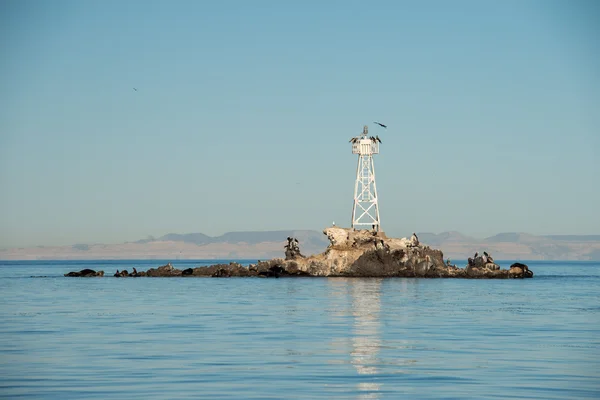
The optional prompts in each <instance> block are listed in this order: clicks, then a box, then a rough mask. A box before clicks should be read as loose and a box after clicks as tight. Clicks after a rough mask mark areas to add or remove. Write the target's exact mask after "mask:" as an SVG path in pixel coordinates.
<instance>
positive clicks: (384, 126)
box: [374, 121, 387, 128]
mask: <svg viewBox="0 0 600 400" xmlns="http://www.w3.org/2000/svg"><path fill="white" fill-rule="evenodd" d="M374 123H375V124H377V125H379V126H381V127H383V128H387V125H384V124H380V123H379V122H377V121H375V122H374Z"/></svg>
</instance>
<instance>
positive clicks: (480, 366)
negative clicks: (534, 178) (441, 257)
mask: <svg viewBox="0 0 600 400" xmlns="http://www.w3.org/2000/svg"><path fill="white" fill-rule="evenodd" d="M214 262H215V261H214V260H212V261H208V262H205V261H187V260H186V261H177V262H175V263H174V265H175V266H176V267H178V268H188V267H193V266H198V265H201V264H211V263H214ZM162 264H164V263H162V262H160V261H96V262H91V261H90V262H73V261H67V262H66V261H47V262H45V261H35V262H0V397H2V398H11V399H12V398H35V399H84V398H85V399H133V398H140V399H142V398H143V399H181V398H207V399H223V398H231V399H259V398H260V399H265V398H272V399H279V398H290V399H295V398H303V399H320V398H323V399H325V398H327V399H330V398H341V399H348V398H350V399H384V398H385V399H396V398H410V399H420V398H432V399H433V398H435V399H439V398H447V399H467V398H472V399H487V398H490V399H491V398H495V399H506V398H518V399H533V398H535V399H585V398H588V399H592V398H600V361H599V360H600V263H598V262H595V263H593V262H529V263H528V264H529V266H530V268H531V269H532V270H533V271H534V272H535V274H536V275H535V277H534V278H533V279H529V280H496V281H495V280H443V279H341V278H335V279H325V278H282V279H259V278H231V279H211V278H205V279H202V278H125V279H117V278H113V277H104V278H65V277H63V276H62V275H63V274H64V273H66V272H69V271H75V270H80V269H83V268H92V269H96V270H98V269H103V270H104V271H105V272H106V273H107V274H109V275H111V274H112V273H114V272H115V270H116V269H123V268H126V269H128V270H130V271H131V267H133V266H135V267H136V268H137V269H138V270H145V269H147V268H150V267H156V266H159V265H162ZM500 264H501V265H502V266H503V267H507V266H508V265H510V262H500ZM32 276H43V277H32Z"/></svg>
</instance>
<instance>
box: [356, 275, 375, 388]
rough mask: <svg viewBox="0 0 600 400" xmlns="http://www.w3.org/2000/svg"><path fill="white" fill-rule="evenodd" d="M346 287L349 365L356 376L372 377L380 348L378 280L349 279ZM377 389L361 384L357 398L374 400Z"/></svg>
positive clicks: (372, 383) (364, 383)
mask: <svg viewBox="0 0 600 400" xmlns="http://www.w3.org/2000/svg"><path fill="white" fill-rule="evenodd" d="M349 283H350V293H351V295H352V315H353V316H354V327H353V328H354V329H353V335H352V351H351V353H350V354H351V356H352V361H351V362H352V365H354V368H356V371H357V372H358V373H359V374H360V375H374V374H376V373H378V369H377V366H378V364H379V359H378V354H379V349H380V347H381V337H380V332H379V328H380V320H379V311H380V307H381V301H380V299H379V295H380V291H381V279H356V280H354V279H353V280H350V281H349ZM379 388H380V384H378V383H376V382H361V383H359V384H358V389H359V391H360V392H361V395H360V397H359V398H361V399H374V398H377V397H378V393H377V391H378V390H379Z"/></svg>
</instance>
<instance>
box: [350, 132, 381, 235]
mask: <svg viewBox="0 0 600 400" xmlns="http://www.w3.org/2000/svg"><path fill="white" fill-rule="evenodd" d="M368 135H369V128H368V127H367V126H366V125H365V126H364V128H363V132H362V134H361V135H359V136H356V137H354V138H352V139H351V140H350V142H351V143H352V154H358V165H357V167H356V183H355V184H354V206H353V207H352V228H355V229H361V228H363V229H364V228H367V229H375V230H376V231H379V230H380V228H381V220H380V218H379V204H378V203H377V185H376V184H375V165H374V164H373V154H379V143H381V140H379V137H378V136H377V137H373V136H371V137H369V136H368Z"/></svg>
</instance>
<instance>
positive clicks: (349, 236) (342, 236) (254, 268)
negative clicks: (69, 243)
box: [68, 227, 533, 279]
mask: <svg viewBox="0 0 600 400" xmlns="http://www.w3.org/2000/svg"><path fill="white" fill-rule="evenodd" d="M323 233H324V234H325V235H327V237H328V238H329V241H330V245H329V246H328V247H327V249H326V250H325V251H324V252H323V253H321V254H317V255H313V256H310V257H305V256H303V255H302V253H301V252H300V247H299V243H298V241H297V240H296V239H294V238H291V237H290V238H288V244H287V245H286V246H285V249H286V251H285V259H282V258H275V259H272V260H269V261H258V262H257V263H256V264H250V265H249V266H248V267H244V266H243V265H241V264H238V263H234V262H232V263H229V264H217V265H210V266H206V267H198V268H187V269H185V270H183V271H181V270H179V269H175V268H173V266H172V265H171V264H170V263H169V264H167V265H163V266H161V267H158V268H156V269H154V268H151V269H149V270H148V271H146V272H137V271H136V272H135V275H133V276H150V277H171V276H194V277H214V278H221V277H234V276H240V277H267V278H268V277H275V278H279V277H285V276H328V277H334V276H342V277H423V278H467V279H481V278H488V279H489V278H494V279H506V278H531V277H533V272H531V271H530V270H529V268H528V267H527V266H526V265H524V264H520V263H516V264H513V265H512V266H511V268H510V269H509V270H506V269H505V270H503V269H501V268H500V266H499V265H498V264H496V263H494V262H493V259H492V258H491V257H490V256H489V255H485V254H484V255H485V257H478V256H477V255H476V256H475V257H474V258H472V259H471V258H470V259H469V263H468V265H467V266H466V267H465V268H458V267H457V266H456V265H452V264H451V263H450V260H448V261H446V262H444V255H443V253H442V252H441V251H440V250H436V249H432V248H430V247H429V246H427V245H424V244H422V243H419V240H418V238H417V237H416V235H414V234H413V237H411V238H410V239H407V238H401V239H396V238H388V237H387V236H386V235H385V233H383V232H378V231H373V230H354V229H344V228H339V227H331V228H327V229H325V230H324V231H323ZM84 271H86V270H84ZM89 271H91V270H89ZM81 272H83V271H81ZM91 272H92V273H95V271H91ZM100 272H101V271H100ZM71 274H80V273H75V272H74V273H71ZM128 275H129V274H128V273H127V271H123V272H121V273H120V274H119V275H118V276H128ZM68 276H83V275H68ZM85 276H92V275H85Z"/></svg>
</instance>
